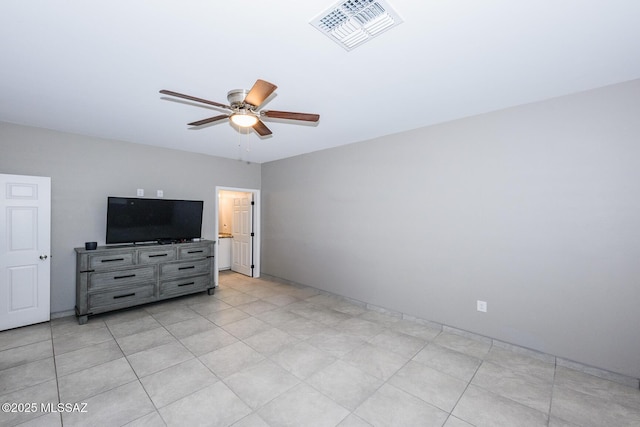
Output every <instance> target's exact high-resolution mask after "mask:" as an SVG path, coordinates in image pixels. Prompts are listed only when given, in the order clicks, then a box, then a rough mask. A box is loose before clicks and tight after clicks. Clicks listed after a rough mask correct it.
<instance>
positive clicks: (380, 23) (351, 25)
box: [310, 0, 402, 50]
mask: <svg viewBox="0 0 640 427" xmlns="http://www.w3.org/2000/svg"><path fill="white" fill-rule="evenodd" d="M401 23H402V19H401V18H400V16H399V15H398V14H397V13H396V12H395V11H394V10H393V9H392V8H391V6H389V4H387V3H385V2H383V1H379V0H346V1H342V2H340V3H337V4H335V5H334V6H332V7H331V8H329V9H328V10H326V11H324V12H322V13H321V14H320V15H318V16H317V17H316V18H315V19H313V20H312V21H311V22H310V24H311V25H313V26H314V27H316V28H317V29H318V30H320V31H321V32H322V33H323V34H325V35H327V36H328V37H329V38H331V39H332V40H333V41H335V42H336V43H338V44H339V45H340V46H342V47H343V48H345V49H346V50H351V49H353V48H355V47H356V46H359V45H360V44H362V43H364V42H366V41H368V40H371V39H372V38H373V37H376V36H377V35H379V34H382V33H383V32H384V31H386V30H388V29H390V28H393V27H395V26H397V25H399V24H401Z"/></svg>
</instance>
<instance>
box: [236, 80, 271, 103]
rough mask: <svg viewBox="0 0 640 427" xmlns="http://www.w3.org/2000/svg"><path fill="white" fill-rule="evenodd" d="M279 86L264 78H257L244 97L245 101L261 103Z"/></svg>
mask: <svg viewBox="0 0 640 427" xmlns="http://www.w3.org/2000/svg"><path fill="white" fill-rule="evenodd" d="M277 88H278V86H276V85H274V84H273V83H269V82H267V81H264V80H260V79H258V80H256V82H255V84H254V85H253V87H252V88H251V90H250V91H249V93H248V94H247V96H246V97H245V98H244V102H246V103H247V104H251V105H253V106H256V107H257V106H259V105H261V104H262V103H263V102H264V100H265V99H267V98H268V97H269V95H271V94H272V93H273V91H274V90H276V89H277Z"/></svg>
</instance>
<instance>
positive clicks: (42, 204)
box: [0, 174, 51, 331]
mask: <svg viewBox="0 0 640 427" xmlns="http://www.w3.org/2000/svg"><path fill="white" fill-rule="evenodd" d="M0 204H1V205H0V331H3V330H6V329H11V328H17V327H20V326H25V325H31V324H33V323H39V322H46V321H48V320H49V317H50V314H51V308H50V281H51V275H50V271H51V254H50V250H51V178H48V177H40V176H23V175H5V174H0Z"/></svg>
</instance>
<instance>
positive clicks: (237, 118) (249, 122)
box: [230, 110, 258, 128]
mask: <svg viewBox="0 0 640 427" xmlns="http://www.w3.org/2000/svg"><path fill="white" fill-rule="evenodd" d="M230 119H231V121H232V122H233V123H235V124H236V125H238V126H240V127H242V128H249V127H252V126H253V125H255V124H256V123H257V122H258V118H257V117H256V116H255V115H254V114H251V113H250V112H248V111H242V110H241V111H238V112H237V113H233V114H232V115H231V117H230Z"/></svg>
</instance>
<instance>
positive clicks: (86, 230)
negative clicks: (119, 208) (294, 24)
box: [0, 122, 260, 313]
mask: <svg viewBox="0 0 640 427" xmlns="http://www.w3.org/2000/svg"><path fill="white" fill-rule="evenodd" d="M0 173H9V174H18V175H38V176H49V177H51V187H52V188H51V196H52V202H51V222H52V227H51V245H52V248H51V253H52V255H53V258H52V260H51V311H52V313H59V312H64V311H68V310H73V308H74V306H75V253H74V251H73V248H74V247H79V246H83V245H84V242H86V241H92V240H94V241H97V242H98V244H104V239H105V230H106V208H107V196H133V197H135V196H136V189H138V188H143V189H144V190H145V197H155V196H156V190H163V191H164V197H165V198H167V199H194V200H204V202H205V203H204V221H203V226H202V228H203V237H204V238H208V239H214V238H216V236H215V235H214V233H215V219H214V218H215V211H214V210H215V196H216V194H215V187H216V185H219V186H229V187H241V188H260V165H249V164H246V163H243V162H239V161H236V160H230V159H222V158H219V157H212V156H206V155H202V154H195V153H187V152H183V151H176V150H168V149H163V148H155V147H150V146H146V145H140V144H130V143H125V142H119V141H109V140H104V139H98V138H91V137H87V136H79V135H73V134H68V133H61V132H54V131H50V130H44V129H37V128H31V127H25V126H17V125H13V124H8V123H2V122H0Z"/></svg>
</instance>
